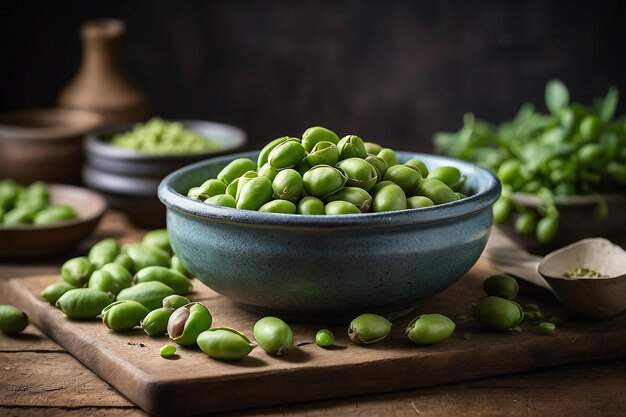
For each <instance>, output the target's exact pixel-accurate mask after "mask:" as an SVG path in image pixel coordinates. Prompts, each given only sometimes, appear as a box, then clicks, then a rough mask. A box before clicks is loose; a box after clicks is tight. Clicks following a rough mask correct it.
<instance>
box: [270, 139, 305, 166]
mask: <svg viewBox="0 0 626 417" xmlns="http://www.w3.org/2000/svg"><path fill="white" fill-rule="evenodd" d="M304 155H305V151H304V147H303V146H302V144H301V143H300V140H299V139H297V138H290V139H289V140H287V141H285V142H283V143H280V144H279V145H277V146H276V147H275V148H274V149H272V150H271V151H270V154H269V155H268V156H267V162H268V163H269V164H270V165H271V166H272V167H274V168H276V169H278V170H280V169H282V168H290V167H294V166H296V165H298V164H299V163H300V161H302V160H303V159H304Z"/></svg>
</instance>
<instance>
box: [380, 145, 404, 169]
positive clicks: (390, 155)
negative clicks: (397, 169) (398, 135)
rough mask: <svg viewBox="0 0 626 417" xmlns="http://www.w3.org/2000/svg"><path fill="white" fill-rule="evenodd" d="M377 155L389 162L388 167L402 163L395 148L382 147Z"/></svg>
mask: <svg viewBox="0 0 626 417" xmlns="http://www.w3.org/2000/svg"><path fill="white" fill-rule="evenodd" d="M376 156H377V157H379V158H382V159H383V160H384V161H385V162H386V163H387V166H388V167H392V166H394V165H398V164H399V163H400V162H399V161H398V157H397V156H396V153H395V152H394V151H393V149H389V148H382V149H381V150H380V152H378V154H377V155H376Z"/></svg>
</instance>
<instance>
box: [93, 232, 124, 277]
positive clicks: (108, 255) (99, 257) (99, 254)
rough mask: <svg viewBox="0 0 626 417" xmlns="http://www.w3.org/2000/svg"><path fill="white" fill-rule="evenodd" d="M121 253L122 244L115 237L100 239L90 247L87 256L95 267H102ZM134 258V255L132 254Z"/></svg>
mask: <svg viewBox="0 0 626 417" xmlns="http://www.w3.org/2000/svg"><path fill="white" fill-rule="evenodd" d="M119 253H120V244H119V243H118V242H117V240H115V239H113V238H107V239H103V240H101V241H99V242H98V243H96V244H95V245H93V246H92V247H91V249H89V253H88V254H87V257H88V258H89V262H91V263H92V264H93V266H94V268H95V269H100V268H102V265H104V264H108V263H109V262H113V261H114V260H115V258H116V257H117V255H118V254H119ZM131 258H132V256H131Z"/></svg>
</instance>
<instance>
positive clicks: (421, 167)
mask: <svg viewBox="0 0 626 417" xmlns="http://www.w3.org/2000/svg"><path fill="white" fill-rule="evenodd" d="M404 165H406V166H408V167H410V168H416V169H417V170H418V171H419V172H420V175H421V176H422V178H426V177H428V174H429V171H428V167H427V166H426V164H425V163H424V162H422V160H420V159H409V160H408V161H406V162H405V163H404Z"/></svg>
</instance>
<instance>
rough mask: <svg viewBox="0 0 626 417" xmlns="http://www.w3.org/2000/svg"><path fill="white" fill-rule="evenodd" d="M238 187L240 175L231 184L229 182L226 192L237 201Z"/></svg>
mask: <svg viewBox="0 0 626 417" xmlns="http://www.w3.org/2000/svg"><path fill="white" fill-rule="evenodd" d="M238 189H239V177H237V178H235V179H234V180H233V181H232V182H231V183H230V184H228V186H227V187H226V194H227V195H229V196H231V197H232V198H233V199H235V201H236V200H237V190H238ZM205 202H206V201H205Z"/></svg>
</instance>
